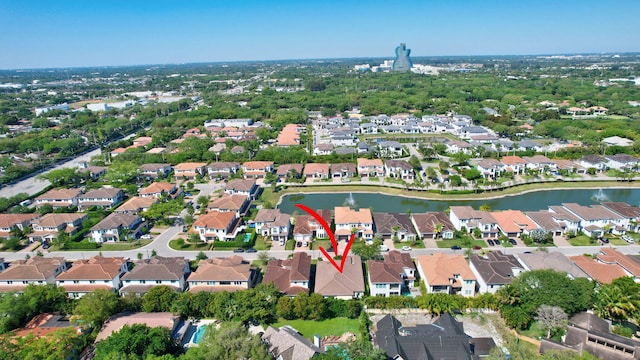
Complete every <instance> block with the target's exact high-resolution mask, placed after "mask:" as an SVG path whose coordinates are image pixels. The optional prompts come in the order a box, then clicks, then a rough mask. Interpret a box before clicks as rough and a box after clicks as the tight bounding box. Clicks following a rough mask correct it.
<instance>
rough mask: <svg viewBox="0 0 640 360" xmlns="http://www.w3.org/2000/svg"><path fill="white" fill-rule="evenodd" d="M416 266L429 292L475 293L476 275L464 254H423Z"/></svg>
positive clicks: (468, 294) (471, 294) (470, 294)
mask: <svg viewBox="0 0 640 360" xmlns="http://www.w3.org/2000/svg"><path fill="white" fill-rule="evenodd" d="M416 267H417V268H418V273H419V274H420V278H421V279H422V280H423V281H424V283H425V285H426V288H427V292H428V293H440V292H441V293H445V294H460V295H463V296H474V295H475V292H476V276H475V275H474V274H473V272H472V271H471V268H469V265H468V264H467V261H466V260H465V258H464V256H462V255H447V254H442V253H437V254H433V255H421V256H418V258H417V259H416Z"/></svg>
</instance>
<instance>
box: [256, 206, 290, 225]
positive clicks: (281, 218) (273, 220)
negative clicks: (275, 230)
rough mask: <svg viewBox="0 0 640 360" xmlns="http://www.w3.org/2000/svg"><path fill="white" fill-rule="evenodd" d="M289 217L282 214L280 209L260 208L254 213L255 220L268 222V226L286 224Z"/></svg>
mask: <svg viewBox="0 0 640 360" xmlns="http://www.w3.org/2000/svg"><path fill="white" fill-rule="evenodd" d="M290 219H291V217H290V216H289V215H288V214H282V213H281V212H280V209H260V210H259V211H258V213H257V214H256V218H255V220H254V221H255V222H260V223H268V224H269V226H286V225H287V224H289V222H290Z"/></svg>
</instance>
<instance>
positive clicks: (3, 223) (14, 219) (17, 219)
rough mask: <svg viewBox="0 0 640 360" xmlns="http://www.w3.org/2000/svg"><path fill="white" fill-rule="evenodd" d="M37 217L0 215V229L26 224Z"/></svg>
mask: <svg viewBox="0 0 640 360" xmlns="http://www.w3.org/2000/svg"><path fill="white" fill-rule="evenodd" d="M39 216H40V215H38V214H0V228H11V227H13V226H15V225H17V224H23V223H27V224H28V223H29V222H31V221H32V220H34V219H37V218H38V217H39Z"/></svg>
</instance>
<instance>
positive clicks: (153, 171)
mask: <svg viewBox="0 0 640 360" xmlns="http://www.w3.org/2000/svg"><path fill="white" fill-rule="evenodd" d="M138 169H139V170H140V177H141V178H143V179H145V180H147V181H153V180H155V179H156V178H158V177H161V178H166V177H167V176H169V174H171V170H172V168H171V165H169V164H142V165H140V167H139V168H138Z"/></svg>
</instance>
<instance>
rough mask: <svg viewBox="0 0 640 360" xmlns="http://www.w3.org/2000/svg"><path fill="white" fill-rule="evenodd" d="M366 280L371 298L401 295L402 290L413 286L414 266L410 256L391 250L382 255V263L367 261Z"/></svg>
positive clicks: (414, 278)
mask: <svg viewBox="0 0 640 360" xmlns="http://www.w3.org/2000/svg"><path fill="white" fill-rule="evenodd" d="M367 268H368V270H369V273H368V274H367V280H368V281H369V292H370V293H371V296H391V295H402V292H403V290H405V291H408V290H409V289H408V288H412V287H413V286H414V282H415V280H416V266H415V265H414V264H413V260H411V255H409V254H408V253H401V252H399V251H396V250H392V251H390V252H389V253H387V254H385V255H384V261H380V260H369V261H367Z"/></svg>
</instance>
